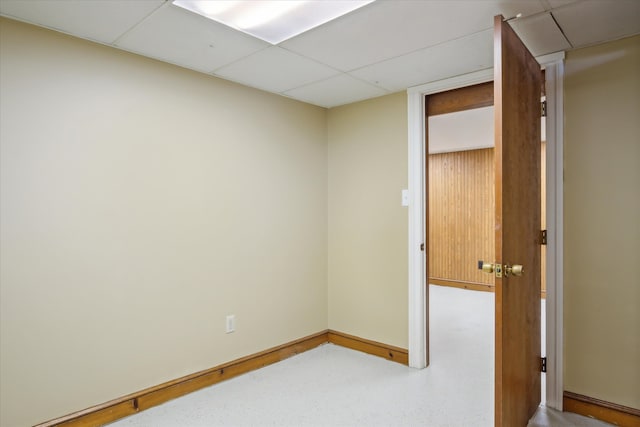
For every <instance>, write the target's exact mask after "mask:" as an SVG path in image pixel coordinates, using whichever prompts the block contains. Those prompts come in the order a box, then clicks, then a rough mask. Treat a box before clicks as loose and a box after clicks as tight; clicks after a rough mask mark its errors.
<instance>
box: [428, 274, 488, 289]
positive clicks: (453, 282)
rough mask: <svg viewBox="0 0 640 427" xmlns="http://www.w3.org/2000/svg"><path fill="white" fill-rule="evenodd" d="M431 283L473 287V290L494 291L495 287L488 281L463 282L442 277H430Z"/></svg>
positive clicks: (453, 286) (466, 287) (464, 287)
mask: <svg viewBox="0 0 640 427" xmlns="http://www.w3.org/2000/svg"><path fill="white" fill-rule="evenodd" d="M429 283H430V284H432V285H438V286H450V287H452V288H461V289H471V290H473V291H485V292H494V291H495V287H494V286H493V285H488V284H486V283H476V282H461V281H459V280H449V279H440V278H437V277H429Z"/></svg>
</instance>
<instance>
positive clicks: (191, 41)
mask: <svg viewBox="0 0 640 427" xmlns="http://www.w3.org/2000/svg"><path fill="white" fill-rule="evenodd" d="M116 45H117V46H118V47H120V48H122V49H126V50H130V51H133V52H136V53H139V54H141V55H145V56H150V57H152V58H156V59H160V60H162V61H166V62H170V63H173V64H177V65H181V66H183V67H186V68H191V69H194V70H197V71H202V72H205V73H210V72H212V71H213V70H215V69H217V68H220V67H222V66H224V65H227V64H229V63H231V62H233V61H236V60H238V59H240V58H243V57H245V56H248V55H250V54H252V53H255V52H257V51H259V50H261V49H264V48H266V47H268V46H270V45H269V44H268V43H266V42H263V41H261V40H258V39H256V38H254V37H251V36H248V35H246V34H244V33H241V32H239V31H236V30H233V29H231V28H229V27H227V26H225V25H222V24H220V23H217V22H215V21H212V20H210V19H207V18H204V17H202V16H200V15H197V14H195V13H193V12H189V11H187V10H185V9H182V8H179V7H177V6H174V5H172V4H171V3H167V4H165V6H163V7H162V8H160V9H159V10H157V11H156V12H155V13H154V14H153V15H151V16H150V17H149V18H148V19H145V20H144V22H142V23H140V24H139V25H138V26H136V28H134V29H133V30H131V31H130V32H128V33H127V34H125V35H124V37H122V38H121V39H120V40H118V41H117V42H116Z"/></svg>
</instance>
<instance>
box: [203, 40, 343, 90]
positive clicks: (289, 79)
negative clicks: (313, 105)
mask: <svg viewBox="0 0 640 427" xmlns="http://www.w3.org/2000/svg"><path fill="white" fill-rule="evenodd" d="M339 73H340V72H339V71H337V70H334V69H333V68H329V67H327V66H326V65H323V64H320V63H318V62H315V61H313V60H311V59H307V58H303V57H301V56H299V55H297V54H295V53H291V52H289V51H286V50H284V49H282V48H279V47H276V46H273V47H270V48H268V49H264V50H261V51H260V52H257V53H254V54H253V55H251V56H248V57H246V58H244V59H241V60H239V61H236V62H234V63H233V64H230V65H227V66H225V67H222V68H220V69H218V70H216V71H215V74H216V75H217V76H220V77H222V78H225V79H229V80H233V81H236V82H238V83H242V84H245V85H247V86H252V87H256V88H259V89H263V90H267V91H270V92H284V91H286V90H289V89H294V88H296V87H299V86H303V85H306V84H308V83H312V82H314V81H317V80H324V79H326V78H329V77H331V76H335V75H337V74H339Z"/></svg>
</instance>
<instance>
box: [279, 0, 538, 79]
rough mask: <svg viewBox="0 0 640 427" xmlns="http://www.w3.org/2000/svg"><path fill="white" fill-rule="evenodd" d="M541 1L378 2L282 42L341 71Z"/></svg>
mask: <svg viewBox="0 0 640 427" xmlns="http://www.w3.org/2000/svg"><path fill="white" fill-rule="evenodd" d="M543 11H544V7H543V5H542V3H541V2H540V1H531V0H525V1H509V2H504V1H499V0H483V1H475V0H460V1H449V0H433V1H376V2H374V3H371V4H369V5H367V6H364V7H362V8H361V9H358V10H356V11H355V12H353V13H350V14H348V15H345V16H343V17H341V18H339V19H337V20H335V21H332V22H329V23H327V24H325V25H322V26H320V27H318V28H316V29H314V30H311V31H309V32H307V33H304V34H301V35H300V36H297V37H294V38H293V39H290V40H288V41H285V42H284V43H282V44H281V46H282V47H284V48H285V49H287V50H291V51H293V52H296V53H299V54H301V55H303V56H305V57H308V58H313V59H315V60H317V61H320V62H322V63H325V64H327V65H329V66H331V67H334V68H337V69H339V70H342V71H350V70H354V69H356V68H361V67H363V66H366V65H370V64H373V63H377V62H380V61H384V60H387V59H390V58H394V57H397V56H400V55H404V54H407V53H410V52H413V51H416V50H419V49H423V48H425V47H429V46H434V45H436V44H439V43H442V42H444V41H447V40H453V39H456V38H459V37H462V36H465V35H468V34H473V33H476V32H478V31H482V30H485V29H488V28H492V27H493V16H494V15H497V14H500V13H502V14H503V15H504V16H506V17H509V16H513V15H515V14H516V13H518V12H520V13H523V15H524V16H526V15H529V14H532V13H538V12H543Z"/></svg>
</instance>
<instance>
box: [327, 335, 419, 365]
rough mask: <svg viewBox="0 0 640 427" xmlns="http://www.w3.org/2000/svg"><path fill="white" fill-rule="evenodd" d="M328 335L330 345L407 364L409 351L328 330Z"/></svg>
mask: <svg viewBox="0 0 640 427" xmlns="http://www.w3.org/2000/svg"><path fill="white" fill-rule="evenodd" d="M328 333H329V342H330V343H332V344H336V345H340V346H342V347H347V348H350V349H352V350H358V351H362V352H363V353H369V354H373V355H374V356H380V357H384V358H385V359H387V360H392V361H394V362H398V363H402V364H403V365H408V364H409V351H408V350H406V349H404V348H400V347H395V346H392V345H388V344H383V343H380V342H377V341H371V340H367V339H364V338H360V337H356V336H353V335H349V334H345V333H342V332H338V331H332V330H329V332H328Z"/></svg>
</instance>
